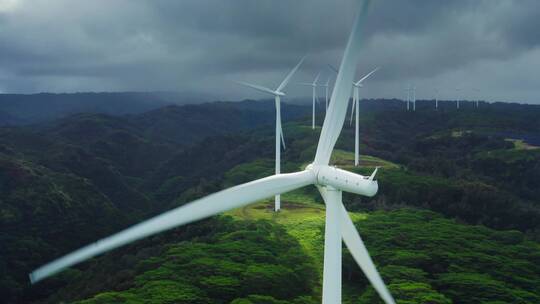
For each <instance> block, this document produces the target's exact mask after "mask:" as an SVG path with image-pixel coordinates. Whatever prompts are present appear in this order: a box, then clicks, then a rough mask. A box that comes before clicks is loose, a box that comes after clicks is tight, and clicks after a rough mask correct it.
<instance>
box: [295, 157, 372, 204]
mask: <svg viewBox="0 0 540 304" xmlns="http://www.w3.org/2000/svg"><path fill="white" fill-rule="evenodd" d="M306 170H311V171H313V173H314V176H315V180H316V182H315V183H316V184H317V185H319V186H331V187H332V188H335V189H338V190H341V191H345V192H350V193H356V194H360V195H364V196H368V197H372V196H374V195H375V194H377V191H378V190H379V184H378V183H377V181H376V180H374V177H375V175H376V174H377V170H378V168H376V169H375V171H373V174H371V176H363V175H360V174H356V173H352V172H349V171H345V170H342V169H339V168H336V167H334V166H316V165H313V164H310V165H308V166H307V167H306Z"/></svg>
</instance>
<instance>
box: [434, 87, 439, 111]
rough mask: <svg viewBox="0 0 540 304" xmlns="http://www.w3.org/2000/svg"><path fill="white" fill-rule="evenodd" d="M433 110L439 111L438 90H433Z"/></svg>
mask: <svg viewBox="0 0 540 304" xmlns="http://www.w3.org/2000/svg"><path fill="white" fill-rule="evenodd" d="M435 110H439V89H435Z"/></svg>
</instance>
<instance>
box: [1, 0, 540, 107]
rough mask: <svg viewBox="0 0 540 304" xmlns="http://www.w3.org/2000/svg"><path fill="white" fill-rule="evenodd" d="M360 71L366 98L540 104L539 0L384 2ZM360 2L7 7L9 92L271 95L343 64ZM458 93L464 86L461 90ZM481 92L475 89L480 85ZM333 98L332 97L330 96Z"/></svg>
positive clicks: (239, 0) (249, 0)
mask: <svg viewBox="0 0 540 304" xmlns="http://www.w3.org/2000/svg"><path fill="white" fill-rule="evenodd" d="M373 4H374V5H372V7H371V10H370V14H369V16H368V18H369V19H368V21H367V27H366V28H365V36H364V37H365V43H364V48H363V50H362V54H361V60H360V64H359V66H358V76H357V77H358V78H360V77H361V74H362V73H367V72H369V70H370V69H373V68H374V67H377V66H380V67H381V70H380V71H379V72H377V73H376V74H374V75H373V77H372V78H371V79H370V80H369V81H367V82H366V87H365V89H364V90H363V92H362V93H363V97H399V98H403V97H404V95H405V87H406V86H407V85H408V84H411V85H415V86H416V87H417V96H418V98H432V97H433V96H434V94H435V89H436V88H439V89H440V90H441V91H440V95H441V97H442V98H455V97H456V96H459V97H462V98H469V99H478V98H480V99H488V100H500V101H517V102H528V103H540V77H539V74H540V1H538V0H514V1H512V0H452V1H433V0H375V1H373ZM357 5H358V0H356V1H353V0H325V1H323V0H294V1H293V0H229V1H227V0H181V1H174V0H170V1H165V0H163V1H159V0H158V1H153V0H152V1H151V0H147V1H142V0H92V1H83V0H81V1H73V0H0V92H3V93H35V92H77V91H163V90H164V91H185V92H190V93H200V94H202V95H209V96H213V97H214V98H215V99H220V100H237V99H244V98H263V97H265V96H264V95H261V94H259V93H257V92H255V91H251V90H250V89H247V88H243V87H240V86H238V85H237V84H235V83H234V82H233V81H234V80H244V81H250V82H254V83H258V84H261V85H267V86H270V87H276V86H277V85H278V84H279V82H280V81H281V79H282V78H283V77H284V76H285V74H287V72H288V70H289V69H291V68H292V67H293V66H294V65H295V64H296V63H297V61H298V60H299V59H300V58H301V57H302V56H303V55H304V54H308V57H307V59H306V62H305V64H304V65H303V66H302V67H301V70H300V71H299V73H298V74H297V75H296V76H295V77H294V78H293V81H292V83H291V85H290V86H289V87H288V89H287V90H286V92H287V93H288V95H289V96H308V95H309V94H310V89H309V88H307V87H300V86H298V85H295V82H302V81H309V80H311V79H312V78H314V77H315V74H317V72H318V71H319V70H322V75H323V76H322V79H323V81H326V77H328V76H330V75H331V72H330V71H329V70H328V69H326V68H325V67H326V65H327V64H333V65H337V64H339V61H340V59H341V55H342V52H343V48H344V45H345V42H346V38H347V36H348V34H349V31H350V28H351V24H352V21H353V18H354V16H353V13H354V11H355V8H356V6H357ZM456 87H459V88H461V90H460V91H456ZM475 89H476V90H475ZM321 94H322V90H321Z"/></svg>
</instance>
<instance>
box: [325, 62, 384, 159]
mask: <svg viewBox="0 0 540 304" xmlns="http://www.w3.org/2000/svg"><path fill="white" fill-rule="evenodd" d="M328 66H329V67H330V69H332V71H334V72H335V73H338V70H337V69H336V68H334V67H333V66H332V65H328ZM377 70H379V67H376V68H375V69H374V70H373V71H371V72H369V73H367V74H366V75H365V76H364V77H362V78H360V80H358V81H357V82H354V81H353V83H352V84H353V99H352V105H351V121H350V124H352V119H353V115H354V113H356V123H355V133H354V165H355V166H358V163H359V162H360V152H359V151H360V111H359V104H360V93H359V89H360V88H361V87H363V84H362V83H363V82H364V80H366V79H368V78H369V76H371V75H372V74H373V73H375V72H377Z"/></svg>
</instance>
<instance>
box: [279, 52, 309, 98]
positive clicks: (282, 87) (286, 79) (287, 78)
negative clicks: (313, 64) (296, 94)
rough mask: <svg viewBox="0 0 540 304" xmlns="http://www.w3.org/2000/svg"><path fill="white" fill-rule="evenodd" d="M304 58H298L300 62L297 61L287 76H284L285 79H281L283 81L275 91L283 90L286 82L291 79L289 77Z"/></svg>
mask: <svg viewBox="0 0 540 304" xmlns="http://www.w3.org/2000/svg"><path fill="white" fill-rule="evenodd" d="M304 59H306V56H304V57H302V59H300V62H298V64H297V65H296V66H295V67H294V68H293V69H292V70H291V71H290V72H289V74H287V76H286V77H285V79H283V82H281V84H280V85H279V87H278V88H277V89H276V91H278V92H281V90H283V89H284V88H285V87H286V86H287V84H288V83H289V81H290V80H291V77H292V76H293V75H294V73H296V70H298V68H299V67H300V65H301V64H302V62H304Z"/></svg>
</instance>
